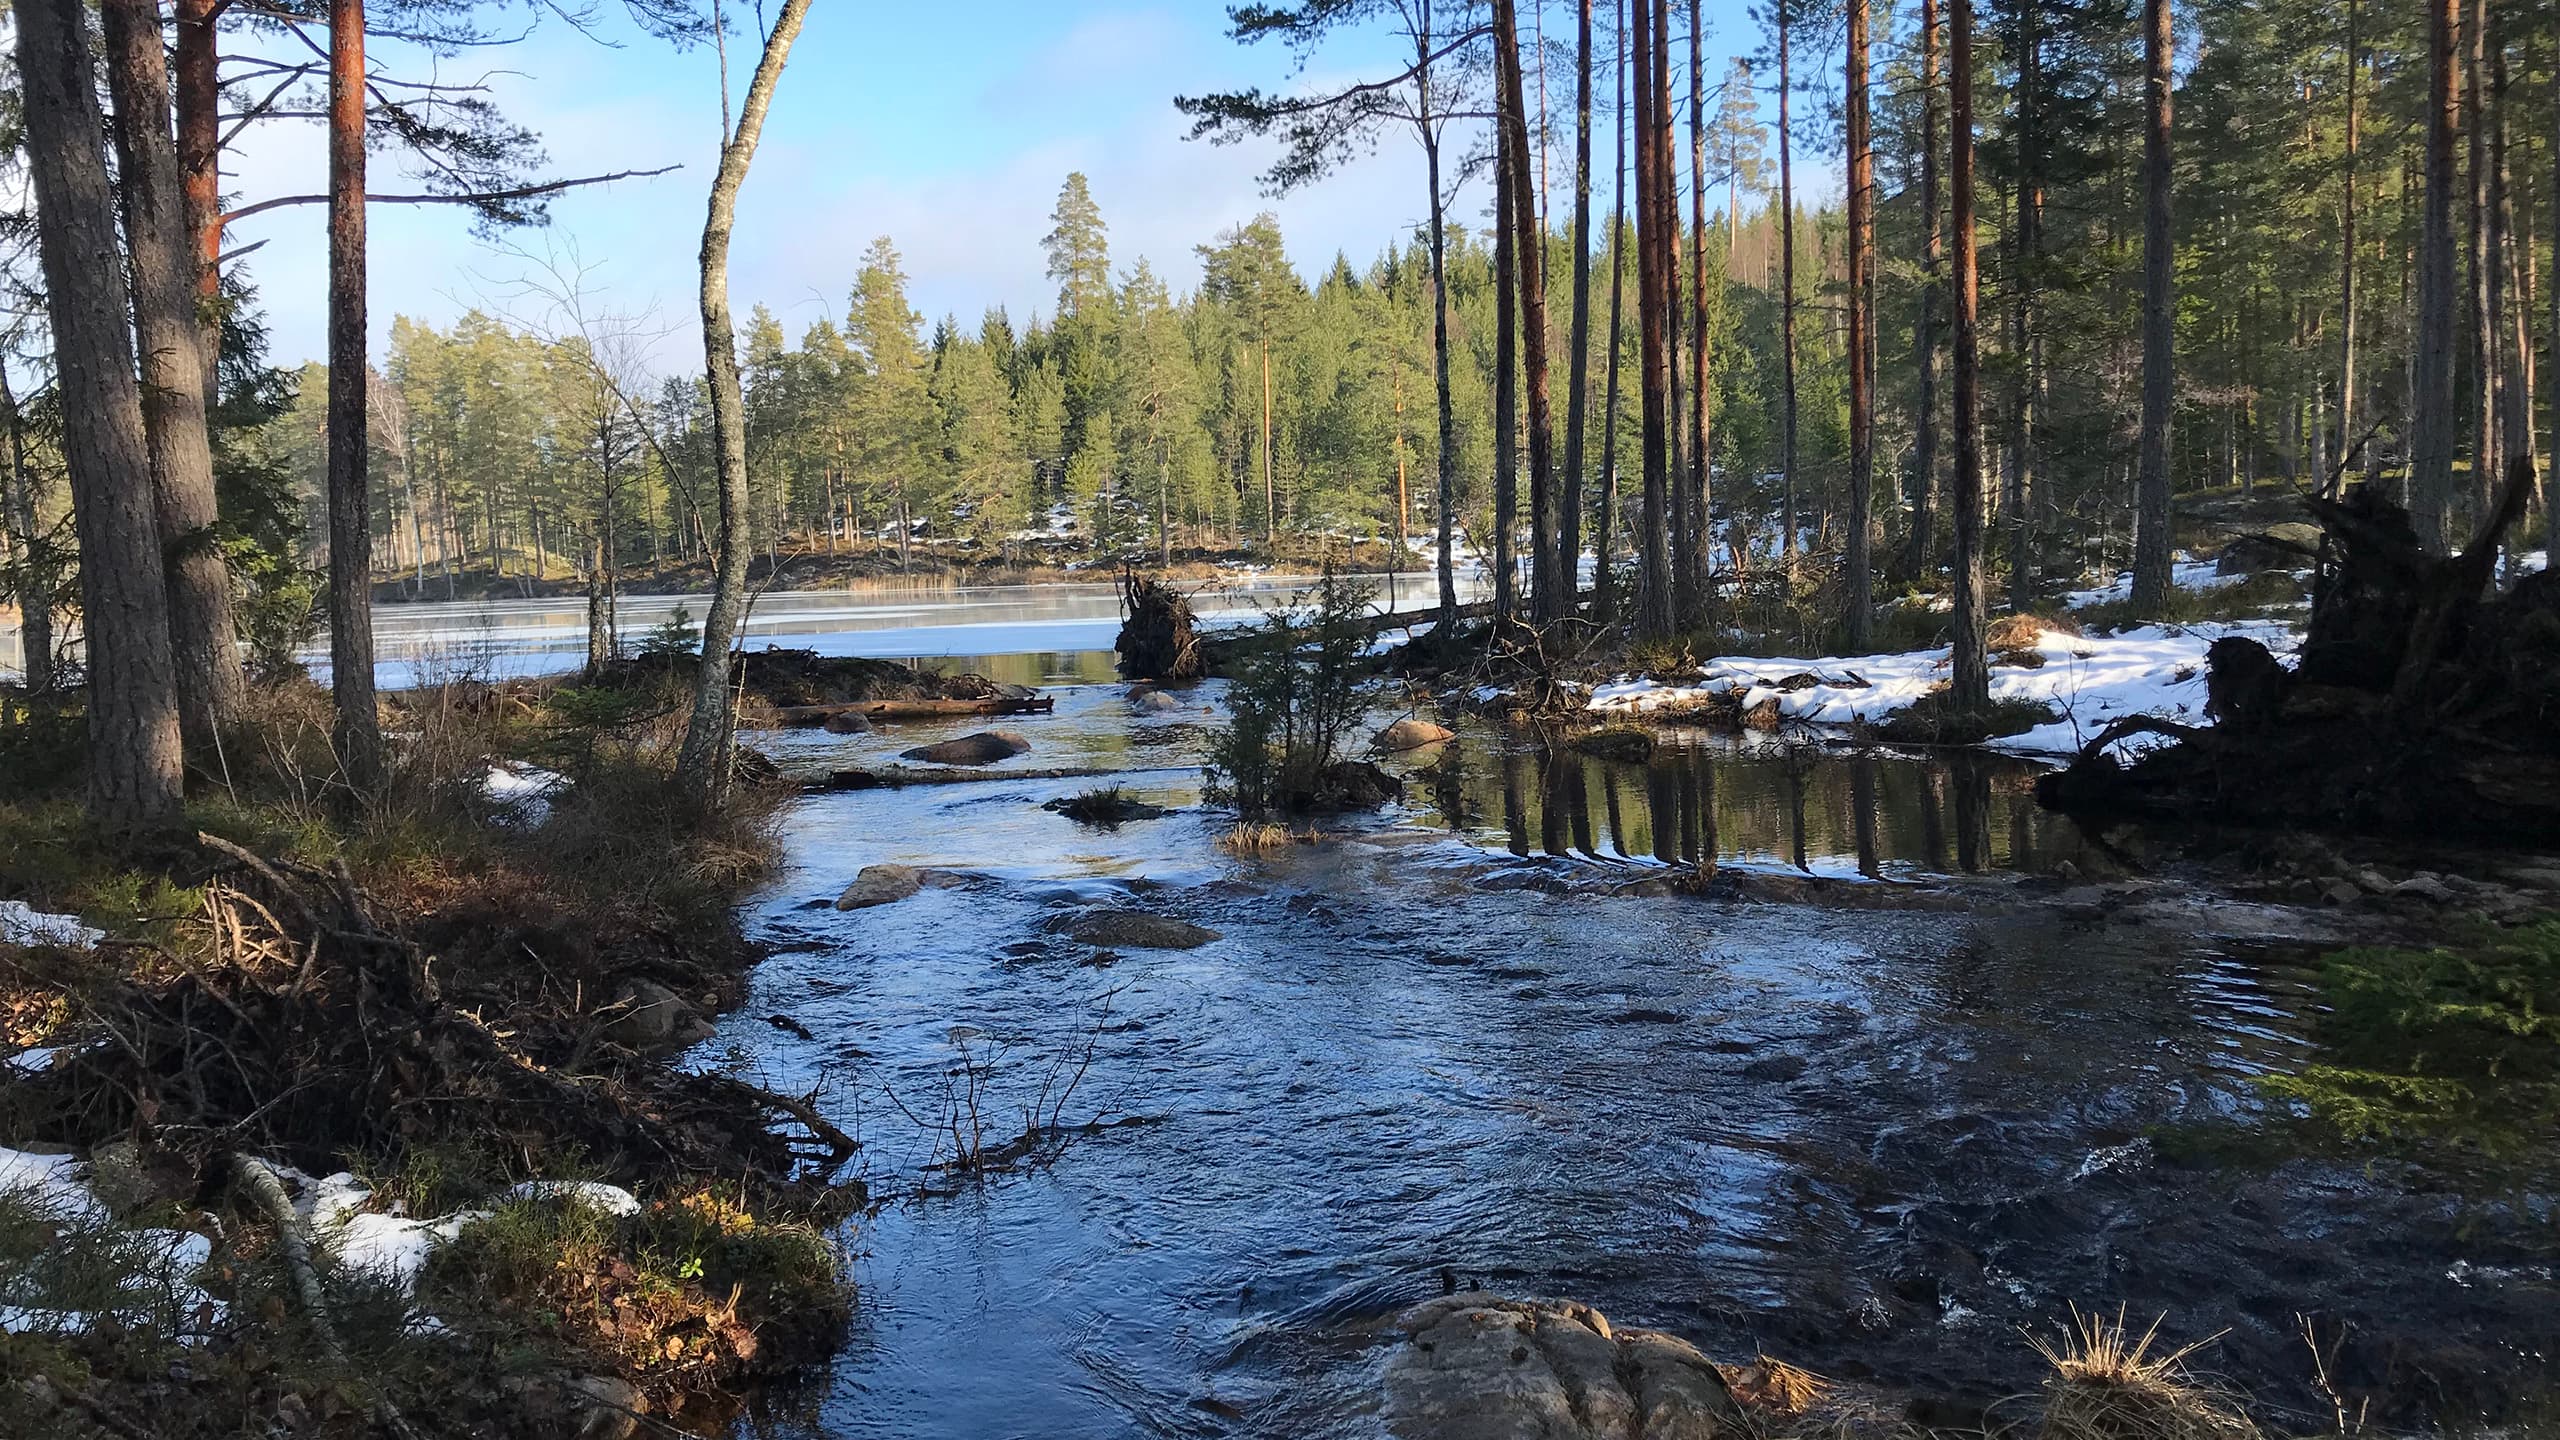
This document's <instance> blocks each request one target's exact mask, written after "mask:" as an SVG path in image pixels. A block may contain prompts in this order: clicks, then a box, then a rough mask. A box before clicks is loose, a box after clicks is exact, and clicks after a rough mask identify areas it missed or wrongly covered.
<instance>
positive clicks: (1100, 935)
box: [1056, 910, 1221, 950]
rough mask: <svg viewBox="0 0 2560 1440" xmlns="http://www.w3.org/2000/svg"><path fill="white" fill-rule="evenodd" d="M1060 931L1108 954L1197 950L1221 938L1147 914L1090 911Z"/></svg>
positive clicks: (1062, 923) (1064, 923) (1068, 919)
mask: <svg viewBox="0 0 2560 1440" xmlns="http://www.w3.org/2000/svg"><path fill="white" fill-rule="evenodd" d="M1056 928H1057V929H1058V930H1060V931H1061V932H1063V933H1064V934H1065V935H1066V936H1067V938H1068V939H1071V940H1074V941H1076V942H1078V943H1080V944H1085V945H1092V946H1096V947H1098V948H1101V949H1105V950H1114V949H1127V950H1196V949H1198V948H1199V947H1200V946H1203V945H1206V944H1208V943H1209V942H1210V941H1212V940H1216V939H1219V938H1221V937H1220V936H1219V934H1218V932H1217V931H1215V930H1212V929H1209V928H1208V927H1207V926H1204V925H1194V924H1192V923H1191V922H1190V921H1188V920H1176V919H1174V918H1173V917H1172V916H1170V915H1157V914H1153V913H1151V912H1149V911H1145V910H1090V911H1087V912H1085V913H1084V914H1081V915H1071V916H1067V917H1066V918H1064V919H1063V920H1061V921H1059V922H1057V925H1056Z"/></svg>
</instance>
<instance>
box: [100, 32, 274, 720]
mask: <svg viewBox="0 0 2560 1440" xmlns="http://www.w3.org/2000/svg"><path fill="white" fill-rule="evenodd" d="M100 9H101V13H102V15H103V18H104V22H105V24H104V34H105V37H106V45H107V90H108V93H109V95H110V96H111V97H112V98H113V99H114V102H115V137H116V154H117V181H118V183H117V186H116V195H117V198H118V199H119V200H120V201H121V202H122V204H123V210H124V233H125V241H126V245H127V249H128V253H129V257H130V262H131V268H132V275H133V319H134V338H135V340H136V342H137V344H138V349H139V359H140V361H141V366H142V424H143V433H144V437H145V439H146V441H147V442H148V444H149V447H150V452H151V490H152V499H153V505H154V508H155V509H156V510H157V512H158V515H159V521H160V546H161V553H162V555H163V557H164V559H165V562H166V568H167V571H168V587H169V640H170V648H171V653H172V656H173V658H174V659H175V661H176V663H177V667H178V718H179V723H180V725H181V726H182V727H183V729H184V731H185V734H186V743H187V745H188V747H189V749H191V750H193V751H194V752H195V753H196V754H197V755H198V756H199V758H200V759H201V760H202V761H204V762H205V763H207V764H211V763H212V762H213V757H214V753H215V749H216V746H215V741H214V732H215V730H216V729H217V727H219V726H221V725H223V724H225V723H228V722H229V721H230V720H232V719H233V718H234V717H236V716H237V715H238V714H239V711H240V704H241V698H242V679H241V674H240V649H239V644H238V635H237V632H236V631H235V629H234V628H233V625H232V618H231V574H230V570H229V569H228V567H226V566H225V565H224V564H223V559H222V552H221V550H220V548H219V547H218V546H217V544H216V543H215V538H214V524H215V521H216V520H217V518H218V516H217V514H216V511H215V505H214V493H213V440H212V436H211V433H210V432H209V431H208V430H207V429H206V420H205V417H206V408H207V402H208V400H209V398H210V397H209V396H208V395H207V394H206V391H205V376H206V374H207V372H208V369H209V367H208V366H207V365H206V364H205V359H204V354H203V349H202V341H203V331H202V328H201V327H199V326H198V325H197V323H196V285H195V278H196V273H197V271H196V266H195V264H194V257H193V254H192V251H191V249H190V247H189V245H188V243H187V233H186V222H185V217H184V215H183V213H182V211H183V206H182V205H181V203H180V200H181V196H180V188H179V179H178V155H177V149H176V146H175V142H174V141H173V140H172V138H171V135H170V129H169V113H170V112H169V71H168V65H167V61H166V58H165V55H164V53H163V51H162V48H161V43H160V9H159V6H158V4H157V3H155V0H105V3H104V4H103V5H102V6H101V7H100Z"/></svg>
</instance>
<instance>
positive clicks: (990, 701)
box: [773, 695, 1058, 730]
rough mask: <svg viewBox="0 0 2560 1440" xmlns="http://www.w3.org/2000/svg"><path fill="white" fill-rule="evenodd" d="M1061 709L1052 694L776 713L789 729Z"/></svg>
mask: <svg viewBox="0 0 2560 1440" xmlns="http://www.w3.org/2000/svg"><path fill="white" fill-rule="evenodd" d="M1057 708H1058V702H1057V700H1056V698H1055V697H1053V696H1048V695H1032V696H1013V695H991V696H989V697H987V698H986V699H983V700H852V701H846V702H843V703H840V704H833V705H784V706H778V707H776V708H775V710H774V712H773V719H774V723H775V724H776V725H779V726H781V727H782V728H783V729H786V730H811V729H815V728H817V727H818V726H820V725H824V724H826V723H827V722H828V721H829V720H831V719H833V718H835V717H836V716H838V715H859V716H861V717H862V718H863V719H865V720H942V719H948V718H950V717H951V716H954V715H1047V714H1049V713H1051V712H1053V711H1055V710H1056V709H1057Z"/></svg>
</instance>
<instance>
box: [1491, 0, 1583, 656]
mask: <svg viewBox="0 0 2560 1440" xmlns="http://www.w3.org/2000/svg"><path fill="white" fill-rule="evenodd" d="M1493 25H1494V49H1495V51H1496V53H1497V55H1498V56H1500V57H1502V58H1501V63H1502V69H1503V75H1502V82H1503V94H1504V104H1503V109H1504V111H1505V117H1506V123H1507V124H1508V125H1509V126H1510V130H1511V147H1510V164H1511V228H1512V241H1511V261H1512V266H1513V268H1514V270H1515V271H1516V272H1517V275H1518V279H1519V284H1520V359H1521V378H1522V380H1523V381H1524V382H1525V385H1526V394H1525V396H1524V398H1525V399H1526V401H1527V403H1528V422H1529V519H1530V524H1529V534H1530V548H1529V563H1530V599H1531V613H1532V614H1533V615H1535V616H1536V618H1537V619H1538V620H1539V621H1540V622H1541V623H1545V622H1547V621H1551V620H1553V619H1555V618H1556V617H1557V616H1558V615H1560V614H1562V613H1563V605H1564V598H1565V596H1566V595H1568V594H1569V593H1570V592H1571V580H1570V578H1567V579H1566V580H1565V581H1563V582H1562V583H1559V581H1558V579H1557V575H1556V567H1555V534H1556V515H1555V501H1556V495H1555V412H1554V409H1553V407H1552V405H1551V403H1550V395H1551V391H1550V387H1549V384H1548V369H1547V263H1546V260H1547V257H1546V227H1545V226H1544V225H1542V224H1540V223H1539V220H1538V207H1537V202H1536V196H1537V194H1538V192H1537V191H1536V190H1535V189H1533V188H1532V181H1531V177H1530V170H1529V110H1528V96H1527V91H1526V85H1525V78H1526V77H1525V75H1524V74H1523V68H1522V66H1521V63H1520V26H1519V17H1518V12H1517V10H1516V8H1515V6H1514V5H1513V3H1512V0H1494V7H1493Z"/></svg>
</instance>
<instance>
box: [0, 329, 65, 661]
mask: <svg viewBox="0 0 2560 1440" xmlns="http://www.w3.org/2000/svg"><path fill="white" fill-rule="evenodd" d="M0 423H5V424H6V425H7V427H8V440H9V454H8V457H7V461H8V467H9V468H8V469H7V470H6V471H5V472H0V501H6V502H7V511H6V514H5V516H4V517H0V518H5V519H6V520H7V521H8V525H9V529H10V531H11V532H12V533H13V534H15V535H16V537H17V546H16V549H15V551H14V561H13V569H12V570H11V572H10V576H9V590H10V593H11V594H12V595H14V596H16V597H17V601H18V648H19V650H20V651H21V652H22V653H23V656H24V663H23V667H22V673H23V674H24V677H25V680H26V687H27V693H28V694H29V695H49V694H51V693H52V692H53V581H54V566H55V563H56V562H55V559H54V555H53V546H52V545H51V543H50V542H48V541H47V540H46V539H45V537H44V534H43V532H42V531H41V530H40V529H38V528H37V520H36V479H35V473H34V472H33V471H32V470H30V469H29V468H28V466H27V422H26V416H25V414H24V413H23V412H21V411H20V410H19V409H18V392H17V391H16V390H14V389H12V388H10V385H9V372H8V367H7V366H5V365H0Z"/></svg>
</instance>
